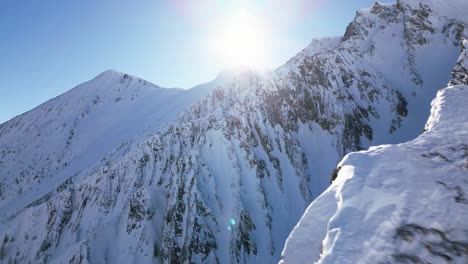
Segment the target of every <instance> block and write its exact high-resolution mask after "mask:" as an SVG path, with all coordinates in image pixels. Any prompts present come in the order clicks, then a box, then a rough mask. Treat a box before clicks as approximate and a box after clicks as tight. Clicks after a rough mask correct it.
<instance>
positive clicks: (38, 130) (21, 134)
mask: <svg viewBox="0 0 468 264" xmlns="http://www.w3.org/2000/svg"><path fill="white" fill-rule="evenodd" d="M216 83H218V81H217V80H215V81H213V82H211V83H207V84H203V85H200V86H198V87H195V88H193V89H190V90H182V89H166V88H160V87H158V86H156V85H154V84H151V83H149V82H147V81H144V80H142V79H139V78H135V77H133V76H129V75H127V74H124V73H119V72H116V71H112V70H111V71H106V72H104V73H102V74H100V75H99V76H97V77H96V78H94V79H93V80H91V81H89V82H86V83H83V84H81V85H78V86H77V87H75V88H73V89H72V90H70V91H68V92H67V93H65V94H63V95H61V96H58V97H57V98H54V99H52V100H50V101H48V102H46V103H44V104H42V105H40V106H39V107H37V108H36V109H33V110H31V111H29V112H27V113H25V114H23V115H20V116H18V117H16V118H13V119H12V120H10V121H9V122H6V123H4V124H2V125H0V149H1V153H0V155H1V156H0V157H1V159H0V212H1V213H0V216H2V215H3V216H5V214H8V213H9V212H10V210H9V209H10V208H12V209H14V208H19V207H24V206H25V205H27V204H28V203H30V202H32V201H34V200H36V199H37V198H39V197H41V196H42V195H44V194H46V193H47V192H49V191H50V190H52V189H54V188H55V187H57V186H58V185H60V184H61V183H62V182H63V181H65V180H66V179H68V178H69V177H70V176H72V175H75V174H77V173H79V172H80V171H82V170H84V169H87V168H89V167H91V166H92V165H93V164H94V163H96V162H97V161H99V159H101V158H103V157H104V156H105V155H106V154H107V153H108V152H110V151H112V150H113V149H115V148H117V147H118V146H119V145H120V144H123V143H125V142H126V141H128V140H130V139H131V138H133V137H135V136H136V135H139V134H141V136H144V135H145V134H148V133H151V132H152V131H154V130H157V129H158V128H159V127H161V126H163V125H164V124H166V123H167V122H169V121H172V120H173V119H175V118H176V116H177V114H178V113H180V112H181V111H183V110H184V109H185V108H187V107H188V106H189V105H190V104H192V103H194V102H196V101H197V100H199V99H200V98H202V97H204V96H205V95H207V94H208V93H209V91H210V90H212V89H214V88H215V86H216ZM17 203H19V204H17ZM13 207H14V208H13Z"/></svg>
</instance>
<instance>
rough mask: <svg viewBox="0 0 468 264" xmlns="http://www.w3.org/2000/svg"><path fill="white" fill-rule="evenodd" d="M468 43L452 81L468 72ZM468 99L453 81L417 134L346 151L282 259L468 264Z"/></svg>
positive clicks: (465, 91) (467, 92)
mask: <svg viewBox="0 0 468 264" xmlns="http://www.w3.org/2000/svg"><path fill="white" fill-rule="evenodd" d="M465 48H466V46H464V50H463V51H462V55H461V56H460V58H459V61H458V63H457V66H456V67H455V69H454V73H457V74H453V76H454V79H452V81H451V82H450V83H461V82H463V80H464V78H466V74H468V71H467V70H466V68H465V69H464V72H463V74H462V72H461V68H460V65H465V63H466V61H467V60H468V56H467V55H468V54H467V53H466V49H465ZM467 105H468V86H467V85H456V86H449V87H447V88H445V89H443V90H441V91H439V92H438V94H437V97H436V99H434V100H433V101H432V109H431V114H430V117H429V119H428V121H427V123H426V128H425V129H426V131H425V132H424V133H423V134H422V135H421V136H419V137H418V138H417V139H415V140H413V141H410V142H407V143H403V144H398V145H382V146H377V147H371V148H370V149H369V150H367V151H361V152H355V153H350V154H348V155H346V157H345V158H344V159H343V160H342V161H341V162H340V163H339V164H338V167H337V168H338V169H337V171H338V173H337V178H336V180H335V181H334V182H333V184H332V185H331V186H330V187H329V188H328V189H327V190H326V191H325V192H324V193H323V194H322V195H320V196H319V197H318V198H317V199H316V200H315V201H314V202H312V203H311V204H310V206H309V207H308V208H307V210H306V212H305V214H304V215H303V216H302V218H301V220H300V221H299V223H298V224H297V225H296V227H295V228H294V230H293V231H292V233H291V234H290V236H289V238H288V240H287V241H286V245H285V248H284V250H283V253H282V260H281V261H280V263H370V262H372V263H467V262H468V235H467V234H468V226H467V225H466V219H468V200H467V198H468V197H467V194H468V181H467V178H466V176H467V175H468V117H467V115H466V110H467V108H466V106H467Z"/></svg>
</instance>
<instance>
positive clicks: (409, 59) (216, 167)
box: [0, 0, 468, 263]
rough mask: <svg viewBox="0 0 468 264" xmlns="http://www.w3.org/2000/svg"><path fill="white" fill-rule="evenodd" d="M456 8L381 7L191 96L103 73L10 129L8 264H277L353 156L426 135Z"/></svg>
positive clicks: (6, 133) (3, 221)
mask: <svg viewBox="0 0 468 264" xmlns="http://www.w3.org/2000/svg"><path fill="white" fill-rule="evenodd" d="M408 2H409V1H408ZM435 2H436V1H434V3H435ZM448 2H450V4H449V5H447V6H448V7H444V6H441V5H437V4H434V5H432V1H431V2H428V1H420V2H418V3H420V5H419V4H414V3H415V1H411V3H406V1H399V2H398V3H397V4H385V5H383V4H374V5H373V6H372V7H371V8H370V9H367V10H360V11H358V12H357V14H356V18H355V19H354V20H353V21H352V22H351V23H350V25H349V26H348V28H347V29H346V32H345V34H344V36H342V37H341V38H328V39H322V40H314V41H312V43H311V44H310V46H309V47H307V48H306V49H304V50H303V51H302V52H300V53H299V54H298V55H297V56H295V57H294V58H292V59H291V60H289V61H288V62H287V63H285V64H284V65H283V66H281V67H280V68H279V69H277V70H276V71H274V72H271V73H265V74H258V73H256V72H253V71H251V70H240V71H239V70H234V71H225V72H223V73H221V74H220V75H219V76H218V78H216V79H215V80H214V81H212V82H210V83H207V84H203V85H200V86H198V87H195V88H193V89H190V90H187V91H183V90H179V89H174V90H172V89H163V88H159V87H156V86H154V85H152V84H149V83H147V82H145V81H144V80H141V79H138V78H136V77H132V76H129V75H126V74H123V73H117V72H113V71H110V72H105V73H103V74H101V75H100V76H98V77H96V78H95V79H93V80H91V81H89V82H87V83H84V84H82V85H79V86H78V87H76V88H74V89H72V90H71V91H69V92H67V93H65V94H64V95H62V96H59V97H57V98H55V99H52V100H51V101H49V102H46V103H44V104H42V105H41V106H39V107H38V108H36V109H33V110H32V111H30V112H28V113H25V114H23V115H21V116H19V117H16V118H14V119H12V120H11V121H9V122H6V123H4V124H2V125H1V126H0V149H1V151H2V152H1V153H0V155H1V160H0V212H1V213H0V239H2V238H3V241H4V242H3V244H2V247H1V248H0V262H5V261H10V260H11V261H13V262H14V261H18V262H25V263H27V262H29V261H31V262H32V263H35V262H45V263H64V262H68V263H153V262H157V263H175V262H178V263H180V262H181V263H272V262H277V261H278V260H279V259H280V256H281V249H282V248H283V246H284V242H285V240H286V238H287V237H288V235H289V233H290V231H291V230H292V228H293V227H294V225H295V224H296V223H297V221H298V220H299V219H300V217H301V215H302V214H303V212H304V210H305V209H306V207H307V205H308V204H310V202H312V200H313V199H314V198H316V197H317V196H319V195H320V194H321V193H322V192H323V191H324V190H325V189H327V187H328V186H329V181H330V179H329V175H330V172H331V171H332V170H333V168H335V167H336V164H337V162H339V160H340V159H341V158H342V157H343V156H344V155H346V154H347V153H349V152H352V151H357V150H362V149H366V148H368V147H369V146H371V145H376V144H383V143H399V142H404V141H407V140H411V139H414V138H415V137H417V136H418V135H419V134H420V133H421V131H422V130H423V129H424V120H425V119H426V118H427V116H428V115H429V110H430V101H431V100H432V99H433V98H434V97H435V95H436V92H437V91H438V89H440V88H441V87H445V85H446V83H447V82H448V81H449V80H450V76H451V75H450V74H451V69H452V68H453V65H454V64H455V63H456V62H457V58H458V56H459V54H460V49H461V46H462V45H461V42H462V39H463V38H466V36H467V35H468V34H467V28H468V27H467V26H466V22H467V21H466V17H465V16H462V15H460V12H461V11H460V10H462V8H463V7H464V6H465V3H464V2H462V1H461V2H460V1H456V0H451V1H448ZM450 6H455V7H459V8H453V9H450V8H449V7H450ZM463 65H465V64H463ZM461 74H463V72H461ZM344 171H346V170H344ZM340 173H341V172H340ZM335 184H336V183H335ZM320 200H324V198H323V196H320V198H318V200H317V201H320ZM325 200H326V199H325ZM317 201H316V202H317ZM327 201H328V200H327ZM329 205H330V206H331V207H330V208H328V209H327V210H325V211H326V212H324V217H323V218H320V217H319V218H317V221H324V223H325V222H327V221H328V220H327V218H326V217H325V216H326V214H332V213H333V212H334V210H333V206H336V205H333V203H331V202H330V204H329ZM325 207H327V206H324V208H325ZM375 208H377V207H375ZM231 219H234V220H235V224H232V222H231ZM320 219H322V220H320ZM228 227H229V228H228ZM319 231H320V230H319ZM320 232H323V235H325V233H326V231H325V230H321V231H320ZM330 239H331V238H330ZM0 241H1V240H0ZM330 241H331V240H330Z"/></svg>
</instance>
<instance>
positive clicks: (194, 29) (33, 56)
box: [0, 0, 393, 123]
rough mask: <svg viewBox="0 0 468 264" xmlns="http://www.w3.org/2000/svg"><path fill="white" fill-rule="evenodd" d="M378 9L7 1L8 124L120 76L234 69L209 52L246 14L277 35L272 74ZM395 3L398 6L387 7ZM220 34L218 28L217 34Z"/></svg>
mask: <svg viewBox="0 0 468 264" xmlns="http://www.w3.org/2000/svg"><path fill="white" fill-rule="evenodd" d="M372 2H373V1H368V0H346V1H343V0H328V1H326V0H308V1H306V0H289V1H286V0H250V1H249V0H237V1H233V0H170V1H169V0H167V1H159V0H152V1H150V0H146V1H144V0H135V1H128V0H125V1H124V0H100V1H95V0H80V1H63V0H4V1H2V8H1V9H0V36H1V38H0V58H1V59H0V80H1V81H0V123H1V122H4V121H7V120H9V119H10V118H12V117H14V116H15V115H18V114H21V113H23V112H25V111H28V110H30V109H32V108H33V107H35V106H37V105H39V104H40V103H43V102H45V101H46V100H48V99H50V98H53V97H55V96H57V95H60V94H61V93H63V92H66V91H67V90H69V89H71V88H73V87H74V86H76V85H77V84H79V83H82V82H85V81H87V80H89V79H91V78H93V77H94V76H96V75H98V74H99V73H101V72H103V71H105V70H108V69H116V70H119V71H122V72H126V73H129V74H132V75H136V76H138V77H141V78H143V79H146V80H148V81H151V82H153V83H155V84H158V85H160V86H163V87H181V88H190V87H192V86H195V85H196V84H199V83H202V82H206V81H209V80H211V79H213V78H215V77H216V75H217V73H218V72H219V71H220V70H222V69H223V68H225V67H226V65H224V64H223V61H222V60H220V59H219V58H215V57H216V56H213V54H212V52H211V51H210V47H209V45H207V42H208V40H209V39H211V38H212V37H213V34H217V33H214V32H220V31H222V30H223V29H222V26H221V25H223V23H222V20H223V18H225V17H227V16H229V15H230V14H231V13H234V12H237V11H238V10H239V9H240V8H242V9H247V10H249V12H250V10H252V14H253V15H254V16H258V17H260V18H259V19H260V20H262V21H263V24H265V25H266V27H268V30H270V31H271V32H270V33H269V35H268V36H269V37H268V38H269V39H268V40H266V43H268V44H269V50H268V61H267V62H266V63H265V65H266V66H267V67H268V68H271V69H273V68H276V67H278V66H279V65H281V64H282V63H283V62H285V61H286V60H287V59H288V58H290V57H291V56H293V55H294V54H295V53H297V52H298V51H300V50H301V49H302V48H304V47H305V46H307V44H308V43H309V42H310V40H311V39H312V38H314V37H323V36H336V35H341V34H343V32H344V30H345V28H346V26H347V24H348V23H349V22H350V21H351V20H352V18H353V17H354V14H355V11H356V9H359V8H365V7H368V6H370V5H371V4H372ZM383 2H393V1H388V0H386V1H383ZM216 27H218V28H216Z"/></svg>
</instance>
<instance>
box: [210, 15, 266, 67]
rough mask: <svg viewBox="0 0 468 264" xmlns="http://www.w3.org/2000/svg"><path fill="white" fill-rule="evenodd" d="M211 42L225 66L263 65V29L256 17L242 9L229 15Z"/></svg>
mask: <svg viewBox="0 0 468 264" xmlns="http://www.w3.org/2000/svg"><path fill="white" fill-rule="evenodd" d="M210 42H211V43H210V47H211V49H212V50H213V51H214V53H215V55H216V57H217V59H218V60H219V61H220V63H221V64H222V65H223V66H224V67H232V68H234V67H249V68H263V67H265V64H266V61H265V59H266V58H265V54H266V52H267V51H266V49H267V37H266V28H265V26H264V25H262V23H261V21H260V19H259V18H258V17H256V16H254V15H253V14H251V13H249V12H248V11H247V10H245V9H242V10H239V11H238V12H236V13H234V14H233V15H232V16H230V17H228V18H227V19H226V21H225V22H224V24H222V25H221V26H220V27H219V28H218V29H217V31H216V33H215V34H214V37H213V38H212V40H211V41H210Z"/></svg>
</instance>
